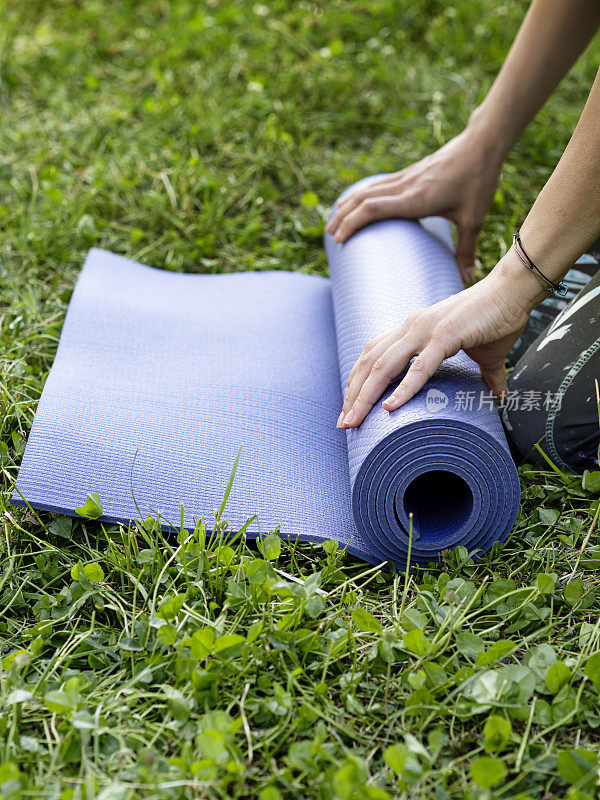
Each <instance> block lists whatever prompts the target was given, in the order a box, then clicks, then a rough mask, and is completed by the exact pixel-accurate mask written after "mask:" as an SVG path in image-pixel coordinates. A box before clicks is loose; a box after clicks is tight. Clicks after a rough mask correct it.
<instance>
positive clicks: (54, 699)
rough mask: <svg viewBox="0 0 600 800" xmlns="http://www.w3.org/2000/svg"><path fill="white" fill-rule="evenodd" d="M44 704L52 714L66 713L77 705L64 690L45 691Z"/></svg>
mask: <svg viewBox="0 0 600 800" xmlns="http://www.w3.org/2000/svg"><path fill="white" fill-rule="evenodd" d="M44 704H45V706H46V708H47V709H48V710H49V711H51V712H52V713H53V714H66V713H67V712H68V711H73V710H74V709H75V708H76V707H77V703H76V701H74V699H73V698H72V697H71V696H70V695H68V694H67V693H66V692H58V691H56V692H47V693H46V694H45V695H44Z"/></svg>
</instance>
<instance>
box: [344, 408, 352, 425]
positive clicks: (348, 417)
mask: <svg viewBox="0 0 600 800" xmlns="http://www.w3.org/2000/svg"><path fill="white" fill-rule="evenodd" d="M353 419H354V409H353V408H351V409H350V411H349V412H348V413H347V414H346V416H345V417H344V425H350V423H351V422H352V420H353Z"/></svg>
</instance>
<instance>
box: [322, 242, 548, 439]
mask: <svg viewBox="0 0 600 800" xmlns="http://www.w3.org/2000/svg"><path fill="white" fill-rule="evenodd" d="M545 296H546V293H545V292H544V290H543V289H542V288H541V287H540V284H539V283H538V282H537V280H536V278H535V277H534V276H533V275H532V274H531V273H529V272H528V271H527V270H526V269H525V268H524V267H523V265H522V264H521V263H520V261H519V260H518V259H517V257H516V255H515V254H514V252H513V251H512V250H510V251H509V252H508V253H507V254H506V255H505V256H504V258H503V259H502V260H501V261H500V262H499V263H498V264H497V265H496V267H495V268H494V269H493V270H492V272H491V273H490V274H489V275H488V276H487V277H485V278H484V279H483V280H481V281H479V283H476V284H475V285H473V286H470V287H469V288H468V289H465V290H463V291H462V292H458V294H455V295H452V296H451V297H448V298H446V299H445V300H442V301H441V302H440V303H436V304H435V305H433V306H429V308H424V309H423V310H422V311H417V312H415V313H413V314H411V315H410V316H409V317H408V318H407V319H406V320H405V322H404V323H403V324H402V325H401V326H400V327H399V328H396V329H395V330H392V331H389V332H388V333H385V334H383V335H382V336H380V337H378V338H377V339H374V340H373V341H371V342H369V343H368V344H367V345H366V346H365V348H364V350H363V352H362V354H361V356H360V358H359V359H358V361H357V362H356V364H355V365H354V367H353V368H352V371H351V372H350V375H349V377H348V387H347V389H346V393H345V396H344V405H343V408H342V412H341V414H340V416H339V419H338V423H337V424H338V427H340V428H356V427H358V426H359V425H360V424H361V422H362V421H363V420H364V418H365V417H366V415H367V414H368V413H369V411H370V410H371V408H372V407H373V405H374V404H375V403H376V402H377V400H378V399H379V398H380V396H381V394H382V392H384V390H385V389H386V387H387V386H388V385H389V383H390V382H391V381H392V380H393V379H394V378H396V377H397V376H398V375H399V374H400V373H401V372H403V370H404V369H405V368H406V367H407V366H408V364H409V362H410V360H411V358H413V356H416V358H415V359H414V361H413V362H412V364H411V365H410V367H409V369H408V371H407V373H406V375H405V376H404V378H403V379H402V380H401V381H400V383H399V384H398V386H397V387H396V388H395V389H394V391H393V392H392V394H391V395H390V396H389V397H388V398H387V399H386V400H384V401H383V407H384V408H385V409H386V411H395V410H396V409H397V408H400V406H403V405H404V404H405V403H406V402H408V400H410V399H411V397H413V396H414V395H415V394H416V393H417V392H418V391H419V389H421V388H422V387H423V386H424V384H425V383H426V382H427V381H428V380H429V378H431V377H432V375H433V374H434V372H436V370H437V369H438V368H439V367H440V365H441V364H442V362H443V361H444V359H446V358H450V356H453V355H455V354H456V353H458V351H459V350H464V351H465V352H466V353H467V355H468V356H470V357H471V358H472V359H473V360H474V361H476V362H477V364H479V369H480V371H481V375H482V377H483V380H484V381H485V383H486V384H487V386H488V388H489V389H490V391H492V392H493V393H494V394H495V395H496V396H500V395H502V394H503V393H504V392H506V391H507V386H506V371H505V368H504V359H505V358H506V355H507V353H508V351H509V350H510V348H511V347H512V345H513V344H514V343H515V341H516V340H517V339H518V338H519V335H520V334H521V331H522V330H523V328H524V327H525V323H526V322H527V317H528V316H529V313H530V311H531V310H532V309H533V308H534V307H535V306H536V305H537V304H538V303H539V302H540V300H541V299H543V298H544V297H545Z"/></svg>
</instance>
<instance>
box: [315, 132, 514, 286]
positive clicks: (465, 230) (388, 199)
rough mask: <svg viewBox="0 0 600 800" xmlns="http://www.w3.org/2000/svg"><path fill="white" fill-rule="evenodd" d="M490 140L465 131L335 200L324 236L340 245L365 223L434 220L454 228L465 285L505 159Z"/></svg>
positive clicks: (472, 268)
mask: <svg viewBox="0 0 600 800" xmlns="http://www.w3.org/2000/svg"><path fill="white" fill-rule="evenodd" d="M504 155H505V152H504V150H498V146H497V144H496V143H494V142H492V141H490V137H489V134H483V133H482V132H480V131H479V130H474V129H471V128H469V127H468V128H467V129H466V130H465V131H464V132H463V133H461V134H460V135H459V136H457V137H456V138H454V139H452V140H451V141H449V142H448V143H447V144H445V145H444V146H443V147H442V148H441V149H440V150H438V151H437V152H435V153H433V154H432V155H430V156H427V157H426V158H424V159H423V160H422V161H418V162H417V163H416V164H413V165H412V166H410V167H407V168H406V169H403V170H401V171H400V172H395V173H393V174H392V175H387V176H385V177H384V178H380V179H379V180H377V181H373V183H371V184H369V185H368V186H365V187H364V188H361V189H356V190H355V191H353V192H351V193H350V194H349V195H347V196H346V197H344V198H343V199H342V200H340V201H339V202H338V204H337V211H336V212H335V214H334V215H333V217H332V218H331V220H330V221H329V222H328V223H327V226H326V228H325V230H326V231H327V233H330V234H333V235H334V238H335V240H336V241H338V242H345V241H346V239H348V238H349V237H350V236H352V234H353V233H355V232H356V231H357V230H358V229H359V228H362V227H363V226H364V225H367V224H368V223H369V222H375V221H376V220H380V219H388V218H390V217H408V218H412V219H418V218H421V217H429V216H433V215H437V216H442V217H446V218H447V219H449V220H452V222H455V223H456V226H457V229H458V238H457V243H456V260H457V262H458V266H459V268H460V271H461V275H462V278H463V281H465V283H467V282H469V283H470V282H472V280H473V274H474V271H475V251H476V248H477V239H478V238H479V232H480V230H481V228H482V226H483V222H484V220H485V216H486V214H487V212H488V210H489V207H490V205H491V203H492V199H493V197H494V192H495V190H496V184H497V183H498V176H499V174H500V168H501V166H502V161H503V158H504Z"/></svg>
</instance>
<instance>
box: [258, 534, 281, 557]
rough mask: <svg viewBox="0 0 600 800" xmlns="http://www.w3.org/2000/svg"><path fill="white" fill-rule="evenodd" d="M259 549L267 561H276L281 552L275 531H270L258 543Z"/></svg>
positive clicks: (279, 540) (279, 541)
mask: <svg viewBox="0 0 600 800" xmlns="http://www.w3.org/2000/svg"><path fill="white" fill-rule="evenodd" d="M258 546H259V550H260V552H261V553H262V554H263V556H264V557H265V558H266V559H267V561H276V560H277V559H278V558H279V554H280V553H281V539H280V538H279V536H278V535H277V534H276V533H270V534H269V535H268V536H265V538H264V539H261V540H260V541H259V543H258Z"/></svg>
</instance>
